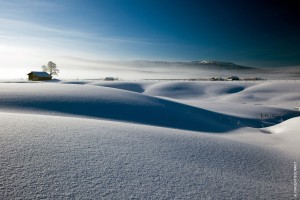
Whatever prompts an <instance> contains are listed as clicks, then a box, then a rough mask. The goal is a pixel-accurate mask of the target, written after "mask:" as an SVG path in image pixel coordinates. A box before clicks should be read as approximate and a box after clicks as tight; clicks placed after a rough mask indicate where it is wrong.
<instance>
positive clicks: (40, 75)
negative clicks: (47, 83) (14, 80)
mask: <svg viewBox="0 0 300 200" xmlns="http://www.w3.org/2000/svg"><path fill="white" fill-rule="evenodd" d="M31 73H32V74H34V75H36V76H38V77H51V75H50V74H48V73H47V72H30V73H29V74H31ZM29 74H27V75H29Z"/></svg>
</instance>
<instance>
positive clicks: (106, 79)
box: [104, 77, 116, 81]
mask: <svg viewBox="0 0 300 200" xmlns="http://www.w3.org/2000/svg"><path fill="white" fill-rule="evenodd" d="M104 80H105V81H115V80H116V79H115V78H114V77H106V78H105V79H104Z"/></svg>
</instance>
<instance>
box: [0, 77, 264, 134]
mask: <svg viewBox="0 0 300 200" xmlns="http://www.w3.org/2000/svg"><path fill="white" fill-rule="evenodd" d="M0 108H1V109H2V110H5V111H10V112H27V113H39V114H40V113H44V114H55V115H77V116H83V117H94V118H103V119H109V120H116V121H126V122H133V123H140V124H148V125H155V126H163V127H170V128H178V129H185V130H195V131H203V132H227V131H230V130H233V129H237V128H241V127H244V126H251V127H261V122H260V120H259V119H247V118H240V117H235V116H229V115H226V114H222V113H217V112H214V111H209V110H206V109H204V108H197V107H192V106H189V105H185V104H182V103H177V102H173V101H169V100H164V99H160V98H155V97H151V96H149V95H144V94H139V93H135V92H130V91H125V90H119V89H112V88H107V87H96V86H91V85H76V84H75V85H74V84H55V83H54V84H53V83H50V84H48V83H43V84H25V83H24V84H5V83H3V84H1V85H0Z"/></svg>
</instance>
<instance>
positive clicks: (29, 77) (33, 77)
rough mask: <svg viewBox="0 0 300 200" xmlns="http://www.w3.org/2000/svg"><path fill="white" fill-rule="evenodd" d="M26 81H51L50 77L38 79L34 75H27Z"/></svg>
mask: <svg viewBox="0 0 300 200" xmlns="http://www.w3.org/2000/svg"><path fill="white" fill-rule="evenodd" d="M28 80H31V81H46V80H52V77H38V76H35V75H34V74H28Z"/></svg>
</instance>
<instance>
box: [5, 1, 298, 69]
mask: <svg viewBox="0 0 300 200" xmlns="http://www.w3.org/2000/svg"><path fill="white" fill-rule="evenodd" d="M271 2H272V3H270V1H256V0H254V1H232V0H227V1H223V0H219V1H217V0H210V1H206V0H205V1H204V0H186V1H184V0H178V1H176V0H52V1H46V0H45V1H43V0H40V1H38V0H7V1H1V2H0V53H1V57H2V58H4V57H5V59H4V60H5V62H4V61H2V63H1V65H2V66H3V65H7V66H13V64H12V63H9V62H10V61H11V60H12V58H13V57H14V56H16V55H19V58H20V59H19V63H18V62H17V61H16V60H15V61H14V62H15V65H17V64H18V65H20V64H21V63H20V62H22V63H24V62H27V61H28V59H30V58H33V57H35V58H39V59H40V60H42V58H43V59H47V58H48V57H50V58H54V59H57V58H58V57H78V58H83V59H97V60H167V61H190V60H221V61H231V62H235V63H238V64H244V65H248V66H254V67H271V66H295V65H300V37H299V35H300V20H299V19H300V15H299V13H300V12H299V10H300V7H299V6H298V5H296V3H294V2H296V1H289V0H288V1H276V0H274V1H271ZM25 56H26V58H24V57H25ZM30 56H31V57H30ZM40 60H39V61H37V62H36V63H35V62H30V63H31V64H37V63H39V62H40ZM47 60H49V59H47Z"/></svg>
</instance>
